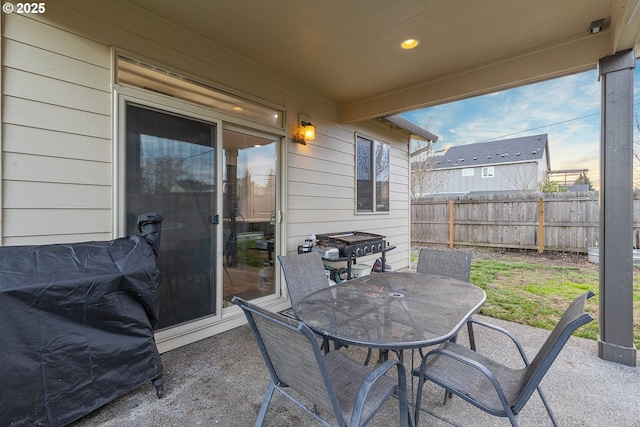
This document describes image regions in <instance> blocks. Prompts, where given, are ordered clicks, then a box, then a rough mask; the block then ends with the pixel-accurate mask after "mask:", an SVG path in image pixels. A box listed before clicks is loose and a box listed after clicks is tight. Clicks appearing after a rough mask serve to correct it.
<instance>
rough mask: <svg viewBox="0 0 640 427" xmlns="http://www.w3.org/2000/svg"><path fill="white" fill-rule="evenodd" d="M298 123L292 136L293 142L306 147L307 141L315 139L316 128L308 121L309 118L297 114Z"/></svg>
mask: <svg viewBox="0 0 640 427" xmlns="http://www.w3.org/2000/svg"><path fill="white" fill-rule="evenodd" d="M298 123H299V125H298V126H296V129H295V133H294V134H293V139H292V141H293V142H297V143H298V144H303V145H306V144H307V141H313V140H314V139H316V127H315V126H314V125H313V124H312V123H311V122H310V121H309V116H307V115H306V114H302V113H298Z"/></svg>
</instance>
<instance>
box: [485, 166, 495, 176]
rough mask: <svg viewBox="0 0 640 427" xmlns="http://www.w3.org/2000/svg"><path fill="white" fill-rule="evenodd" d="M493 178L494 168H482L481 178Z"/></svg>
mask: <svg viewBox="0 0 640 427" xmlns="http://www.w3.org/2000/svg"><path fill="white" fill-rule="evenodd" d="M494 176H495V168H494V167H493V166H487V167H484V168H482V177H483V178H493V177H494Z"/></svg>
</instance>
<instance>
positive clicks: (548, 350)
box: [413, 291, 594, 426]
mask: <svg viewBox="0 0 640 427" xmlns="http://www.w3.org/2000/svg"><path fill="white" fill-rule="evenodd" d="M593 295H594V293H593V292H591V291H589V292H587V293H585V294H583V295H581V296H579V297H577V298H576V299H575V300H574V301H573V302H572V303H571V305H570V306H569V308H568V309H567V310H566V311H565V312H564V314H563V315H562V318H561V319H560V321H559V322H558V324H557V325H556V327H555V328H554V329H553V331H552V332H551V334H550V335H549V337H548V338H547V340H546V341H545V342H544V344H543V345H542V347H541V348H540V350H539V351H538V354H537V355H536V356H535V358H534V359H533V361H532V362H531V363H529V361H528V360H527V357H526V356H525V353H524V351H523V349H522V346H521V345H520V343H519V341H518V340H517V338H516V337H515V336H514V335H513V334H511V333H510V332H508V331H507V330H505V329H503V328H500V327H498V326H494V325H491V324H488V323H485V322H480V321H477V320H471V322H473V323H475V324H477V325H479V326H483V327H487V328H489V329H491V330H494V331H498V332H501V333H503V334H505V335H506V336H507V337H509V338H510V339H511V340H512V341H513V342H514V343H515V346H516V347H517V349H518V351H519V352H520V355H521V356H522V360H523V362H524V365H525V366H524V367H523V368H520V369H514V368H511V367H508V366H505V365H503V364H501V363H498V362H496V361H495V360H493V359H491V358H489V357H486V356H483V355H481V354H479V353H478V352H476V351H474V350H471V349H469V348H466V347H463V346H461V345H460V344H457V343H455V342H451V341H449V342H446V343H445V344H443V345H442V346H441V347H440V348H438V349H435V350H432V351H430V352H429V353H427V355H426V356H425V357H424V358H423V359H422V362H421V364H420V369H419V370H414V371H413V375H415V376H418V377H419V378H420V379H421V380H420V381H418V383H419V384H418V393H417V396H416V408H415V420H416V425H417V424H418V417H419V413H420V401H421V399H422V389H423V387H424V384H425V383H426V381H432V382H434V383H435V384H438V385H439V386H441V387H444V388H445V390H448V391H449V392H452V393H454V394H456V395H457V396H460V397H461V398H463V399H464V400H466V401H467V402H469V403H471V404H473V405H475V406H477V407H478V408H480V409H482V410H483V411H485V412H487V413H489V414H491V415H495V416H498V417H508V418H509V420H510V421H511V425H513V426H517V425H518V422H517V416H518V413H519V412H520V411H521V410H522V408H523V407H524V406H525V404H526V403H527V402H528V400H529V398H530V397H531V395H532V394H533V392H534V391H535V390H537V391H538V394H539V395H540V398H541V400H542V403H543V404H544V407H545V408H546V410H547V413H548V414H549V417H550V418H551V421H552V423H553V425H554V426H557V422H556V418H555V416H554V415H553V412H552V411H551V408H550V407H549V404H548V403H547V399H546V398H545V397H544V394H543V393H542V390H541V389H540V381H542V378H543V377H544V375H545V374H546V373H547V371H548V370H549V368H550V367H551V364H552V363H553V361H554V360H555V359H556V357H557V356H558V353H560V350H562V348H563V347H564V345H565V344H566V342H567V340H568V339H569V337H570V336H571V334H572V333H573V332H574V331H575V330H576V329H577V328H579V327H580V326H582V325H584V324H586V323H589V322H591V321H592V320H593V317H592V316H591V315H590V314H588V313H585V311H584V307H585V304H586V301H587V299H588V298H591V297H592V296H593ZM422 380H424V381H422Z"/></svg>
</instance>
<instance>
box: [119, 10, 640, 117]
mask: <svg viewBox="0 0 640 427" xmlns="http://www.w3.org/2000/svg"><path fill="white" fill-rule="evenodd" d="M639 2H640V0H536V1H513V0H483V1H469V0H447V1H444V0H442V1H425V0H402V1H398V0H349V1H345V0H322V1H302V0H269V1H264V0H242V1H232V0H217V1H207V0H200V1H198V0H191V1H187V2H176V1H175V0H124V1H122V2H120V3H119V5H120V7H122V8H123V9H126V10H127V11H128V12H134V13H136V14H138V15H140V16H143V17H144V18H146V19H152V20H157V19H161V20H163V21H166V23H167V24H170V25H176V26H178V27H183V28H184V29H186V30H188V31H189V32H191V33H192V34H194V35H197V36H198V37H201V38H202V39H203V40H206V41H207V42H210V43H214V44H216V45H219V46H220V47H222V48H224V49H225V50H228V51H232V52H233V53H235V54H237V55H239V56H241V57H243V58H246V60H247V63H248V65H251V66H254V67H255V66H257V67H265V68H267V69H270V70H273V71H276V72H277V73H279V74H281V75H282V76H285V77H286V78H289V79H292V80H294V81H297V82H299V83H302V84H304V85H305V86H308V87H310V88H312V89H313V90H315V91H316V92H317V93H319V94H321V95H322V96H324V97H326V98H328V99H330V100H332V101H334V102H336V103H337V104H339V105H340V106H341V108H342V119H343V121H344V122H351V121H357V120H364V119H369V118H374V117H380V116H386V115H389V114H394V113H398V112H402V111H408V110H413V109H417V108H421V107H426V106H430V105H435V104H439V103H443V102H448V101H453V100H456V99H462V98H466V97H470V96H474V95H479V94H483V93H488V92H492V91H496V90H500V89H505V88H508V87H514V86H518V85H522V84H526V83H532V82H536V81H541V80H545V79H549V78H552V77H557V76H561V75H566V74H570V73H574V72H579V71H583V70H587V69H593V68H595V67H596V66H597V64H598V60H599V59H600V58H602V57H605V56H608V55H611V54H613V53H615V52H618V51H621V50H626V49H633V48H635V47H636V43H637V41H638V36H639V34H640V11H638V10H637V9H638V3H639ZM599 19H604V27H603V28H602V30H601V31H600V32H598V33H597V34H591V32H590V31H589V26H590V24H591V22H592V21H597V20H599ZM408 38H413V39H418V40H419V41H420V45H419V46H418V47H417V48H415V49H413V50H408V51H405V50H402V49H401V48H400V43H401V42H402V41H403V40H404V39H408Z"/></svg>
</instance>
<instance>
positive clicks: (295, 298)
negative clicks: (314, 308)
mask: <svg viewBox="0 0 640 427" xmlns="http://www.w3.org/2000/svg"><path fill="white" fill-rule="evenodd" d="M278 261H280V265H281V266H282V271H283V272H284V280H285V282H286V283H287V290H288V291H289V299H290V300H291V308H292V309H293V315H294V316H295V318H296V319H298V318H299V317H298V313H297V312H296V305H297V304H298V303H299V302H300V300H302V298H304V297H306V296H307V295H309V294H310V293H312V292H315V291H319V290H320V289H324V288H326V287H328V286H329V279H328V278H327V273H326V270H325V268H324V263H323V262H322V257H321V256H320V254H319V253H317V252H311V253H304V254H297V255H287V256H284V255H278Z"/></svg>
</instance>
